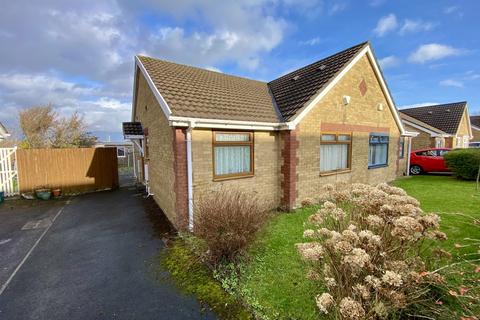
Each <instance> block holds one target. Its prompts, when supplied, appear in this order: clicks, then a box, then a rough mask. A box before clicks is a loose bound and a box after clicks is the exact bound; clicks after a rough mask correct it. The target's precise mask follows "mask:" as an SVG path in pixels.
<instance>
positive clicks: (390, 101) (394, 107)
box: [367, 45, 405, 134]
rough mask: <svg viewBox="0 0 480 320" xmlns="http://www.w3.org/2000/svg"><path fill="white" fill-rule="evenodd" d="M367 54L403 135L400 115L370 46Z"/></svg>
mask: <svg viewBox="0 0 480 320" xmlns="http://www.w3.org/2000/svg"><path fill="white" fill-rule="evenodd" d="M367 54H368V57H369V58H370V62H371V63H372V65H373V70H374V71H375V74H376V75H377V79H378V80H379V82H380V85H381V86H382V90H383V92H384V94H385V96H386V97H387V102H388V106H389V107H390V110H391V111H392V114H393V117H394V118H395V122H396V123H397V125H398V127H399V128H400V133H401V134H403V133H405V128H404V127H403V123H402V120H401V119H400V114H399V111H398V109H397V107H396V106H395V103H394V102H393V99H392V96H391V95H390V90H388V87H387V83H386V82H385V78H384V77H383V74H382V72H381V71H380V67H379V65H378V63H377V59H376V58H375V56H374V55H373V52H372V49H371V48H370V45H369V46H368V47H367Z"/></svg>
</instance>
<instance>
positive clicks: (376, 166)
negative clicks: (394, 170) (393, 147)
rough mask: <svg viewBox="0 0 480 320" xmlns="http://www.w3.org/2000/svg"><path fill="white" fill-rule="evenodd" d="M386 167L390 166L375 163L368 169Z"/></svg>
mask: <svg viewBox="0 0 480 320" xmlns="http://www.w3.org/2000/svg"><path fill="white" fill-rule="evenodd" d="M385 167H388V164H377V165H374V166H368V170H370V169H377V168H385Z"/></svg>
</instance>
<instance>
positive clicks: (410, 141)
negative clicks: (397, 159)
mask: <svg viewBox="0 0 480 320" xmlns="http://www.w3.org/2000/svg"><path fill="white" fill-rule="evenodd" d="M407 139H408V153H407V177H408V176H409V175H410V153H411V152H412V137H408V138H407Z"/></svg>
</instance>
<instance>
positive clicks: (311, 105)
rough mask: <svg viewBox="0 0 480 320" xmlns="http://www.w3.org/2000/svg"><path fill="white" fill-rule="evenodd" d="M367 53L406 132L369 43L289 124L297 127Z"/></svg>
mask: <svg viewBox="0 0 480 320" xmlns="http://www.w3.org/2000/svg"><path fill="white" fill-rule="evenodd" d="M365 54H367V55H368V57H369V60H370V61H371V62H372V65H373V70H374V72H375V74H376V75H377V78H378V80H379V82H380V85H381V87H382V90H383V92H384V94H385V96H386V98H387V102H388V106H389V107H390V109H391V111H392V114H393V117H394V118H395V122H396V123H397V126H398V128H399V129H400V133H401V134H404V133H405V128H404V127H403V124H402V121H401V120H400V115H399V114H398V110H397V108H396V107H395V104H394V102H393V99H392V97H391V96H390V91H389V90H388V88H387V85H386V83H385V79H384V78H383V75H382V73H381V72H380V68H379V66H378V64H377V60H376V59H375V57H374V55H373V52H372V50H371V49H370V45H367V46H366V47H365V48H363V49H362V50H361V51H360V52H359V53H358V54H357V55H356V56H355V58H354V59H353V60H352V61H350V63H349V64H348V65H347V66H346V67H345V68H344V69H343V70H342V71H341V72H340V73H339V74H338V75H337V76H336V77H335V78H334V79H333V80H332V81H331V82H330V83H329V84H328V85H327V86H326V87H325V89H323V90H322V91H321V92H320V93H319V94H318V95H317V96H316V97H315V98H314V99H313V100H312V101H311V102H310V103H309V104H308V105H307V107H306V108H305V109H304V110H302V111H301V112H300V114H298V115H297V116H296V117H295V118H294V119H293V120H292V121H290V122H288V123H287V125H288V126H289V127H293V128H294V127H295V126H296V125H297V124H298V123H299V122H300V121H302V119H303V118H304V117H305V116H306V115H307V114H308V113H309V112H310V111H311V110H312V109H313V108H314V107H315V106H316V105H317V103H318V102H319V101H320V100H322V99H323V97H325V95H326V94H327V93H328V92H329V91H330V90H331V89H332V88H333V87H335V85H336V84H337V83H338V82H339V81H340V80H341V79H342V78H343V77H344V76H345V75H346V74H347V73H348V72H349V71H350V69H352V67H353V66H354V65H355V64H356V63H357V62H358V61H359V60H360V59H361V58H362V57H363V56H364V55H365Z"/></svg>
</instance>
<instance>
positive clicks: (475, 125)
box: [470, 116, 480, 146]
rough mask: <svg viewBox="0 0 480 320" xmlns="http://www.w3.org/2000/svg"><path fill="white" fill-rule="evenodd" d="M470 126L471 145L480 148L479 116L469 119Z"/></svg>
mask: <svg viewBox="0 0 480 320" xmlns="http://www.w3.org/2000/svg"><path fill="white" fill-rule="evenodd" d="M470 126H471V127H472V135H473V138H472V141H471V142H472V143H474V144H476V145H478V146H480V116H471V117H470Z"/></svg>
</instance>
